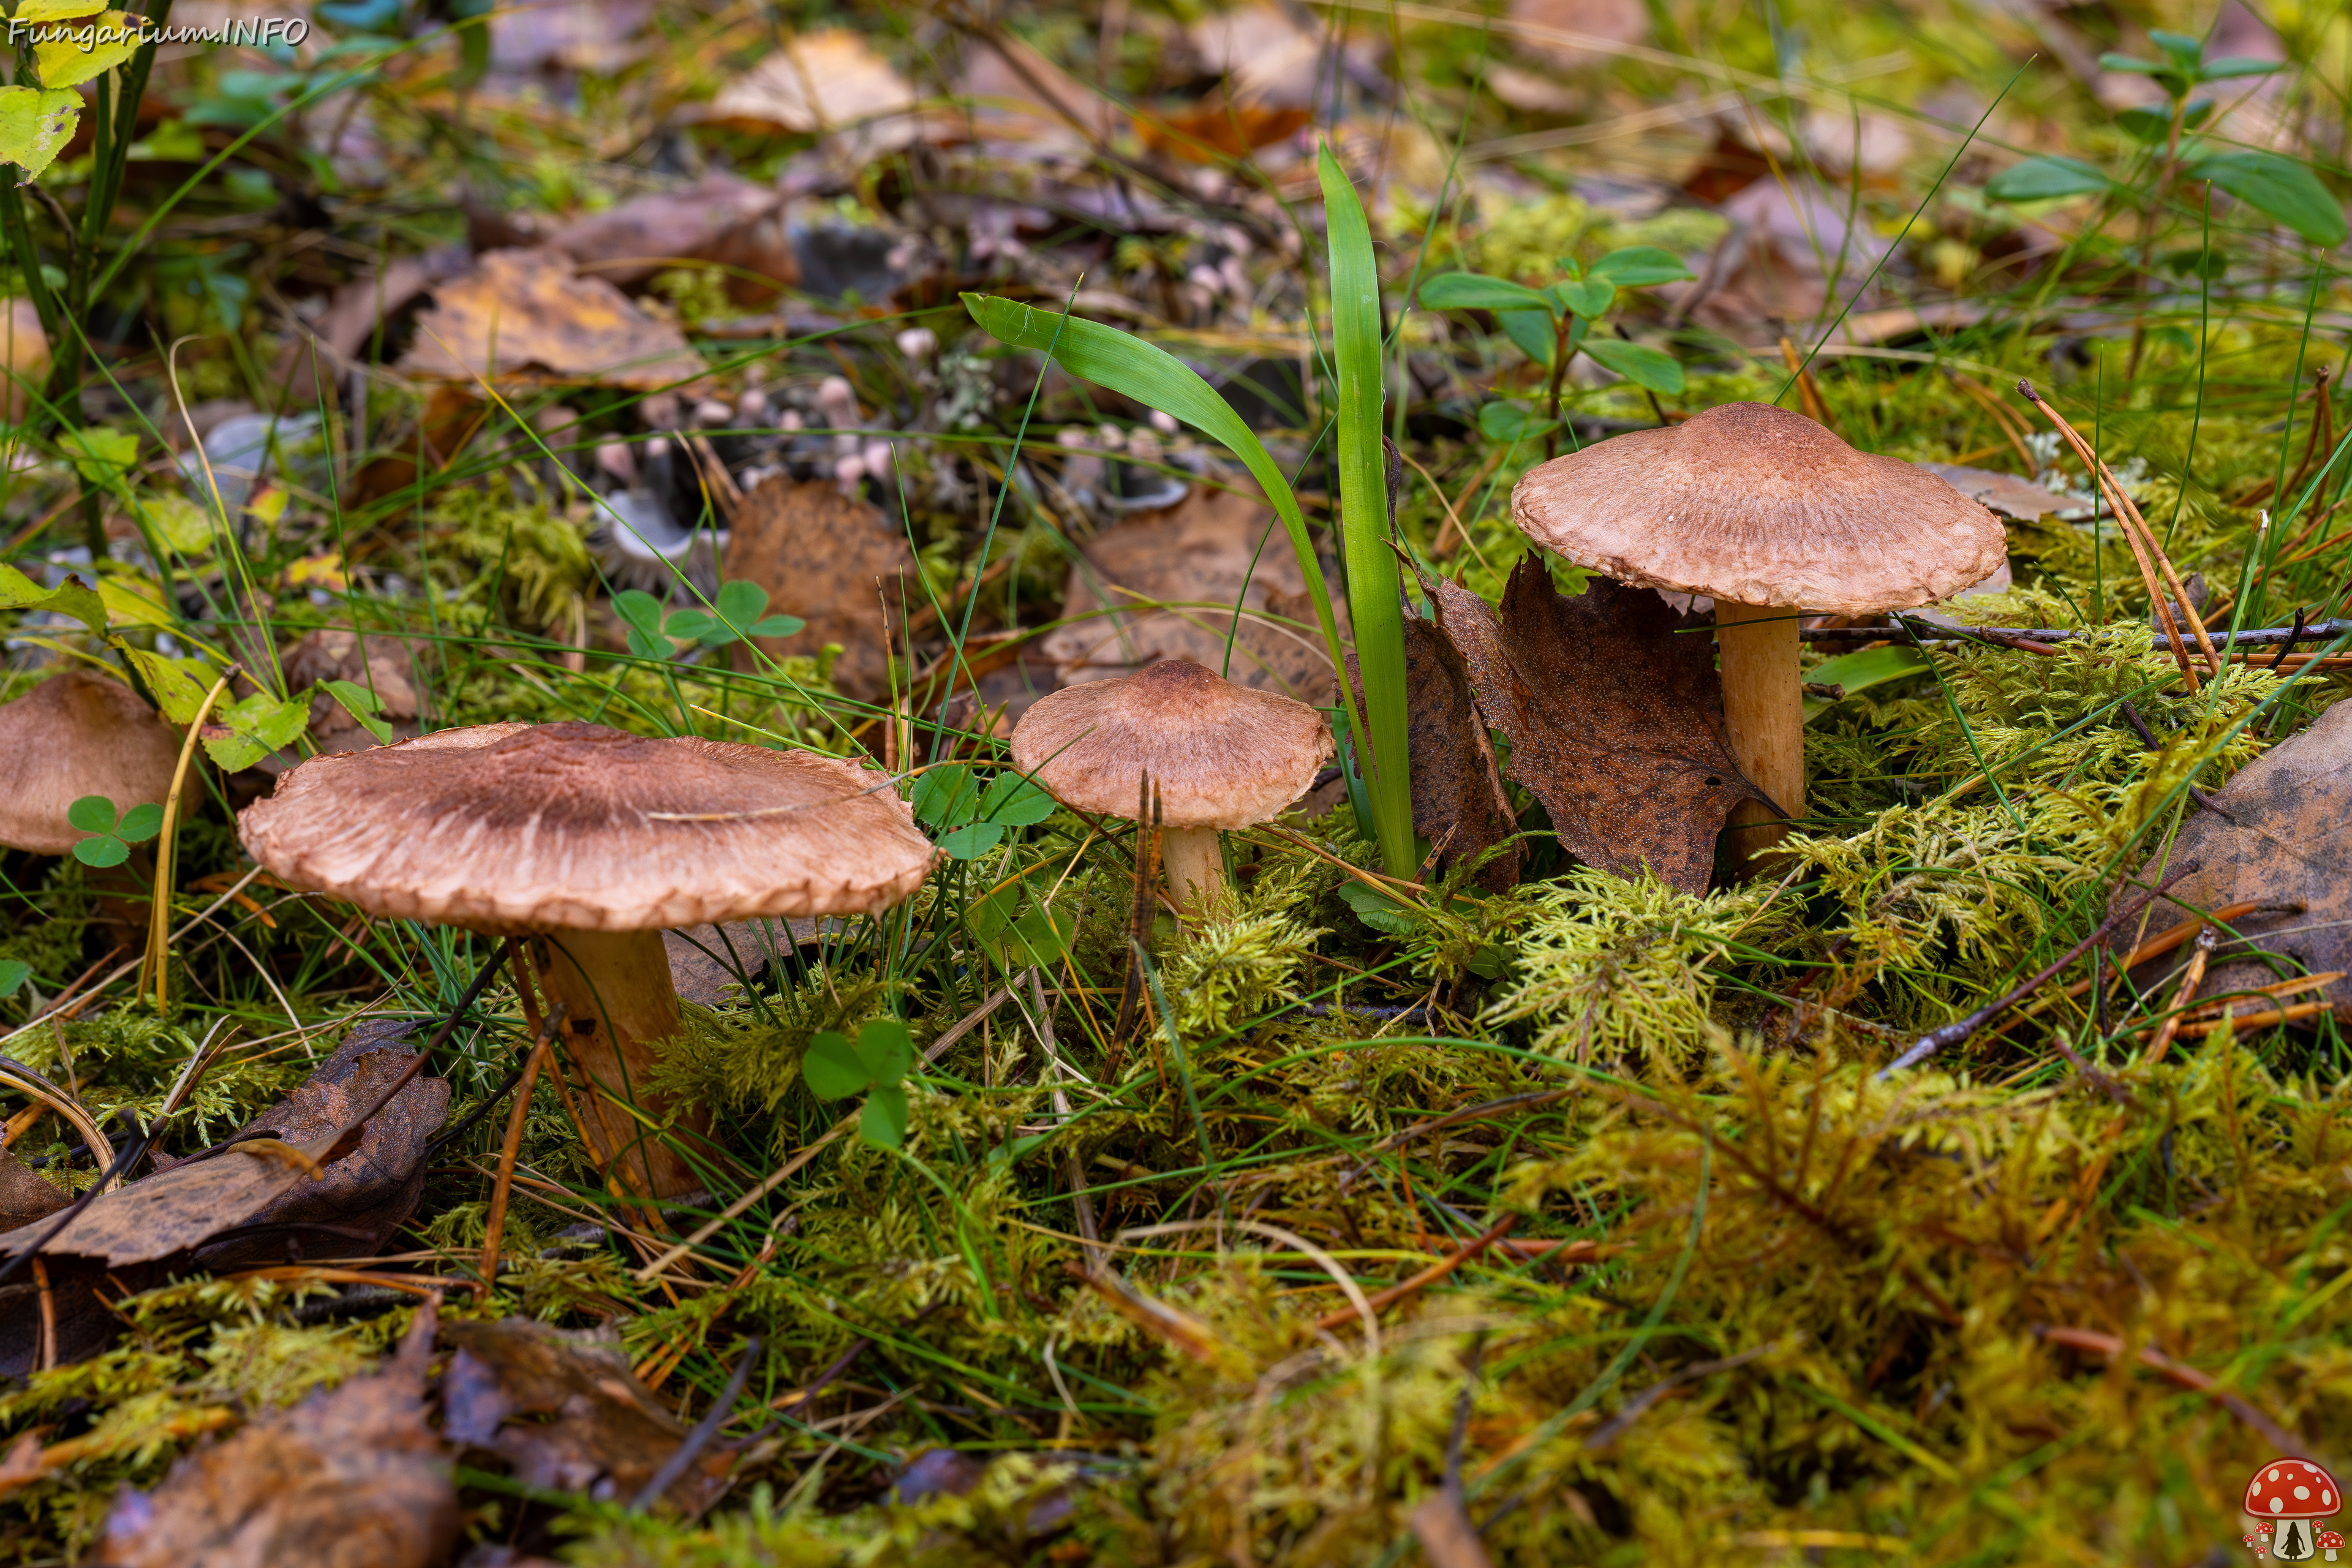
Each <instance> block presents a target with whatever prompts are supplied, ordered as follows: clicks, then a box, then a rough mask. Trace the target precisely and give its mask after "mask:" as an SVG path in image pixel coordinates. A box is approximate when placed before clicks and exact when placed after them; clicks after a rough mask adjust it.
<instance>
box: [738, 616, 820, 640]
mask: <svg viewBox="0 0 2352 1568" xmlns="http://www.w3.org/2000/svg"><path fill="white" fill-rule="evenodd" d="M806 626H808V623H807V622H806V621H804V620H803V619H801V618H800V617H799V616H761V618H760V619H758V620H756V621H753V622H752V623H751V625H750V626H745V627H744V628H743V635H744V636H745V637H791V636H793V634H794V633H796V632H799V631H801V630H803V628H805V627H806Z"/></svg>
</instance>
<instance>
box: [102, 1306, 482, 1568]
mask: <svg viewBox="0 0 2352 1568" xmlns="http://www.w3.org/2000/svg"><path fill="white" fill-rule="evenodd" d="M435 1317H436V1312H435V1308H434V1304H433V1302H431V1301H429V1300H428V1301H427V1302H426V1303H425V1305H424V1306H423V1307H421V1308H419V1309H418V1310H417V1313H416V1320H415V1322H414V1323H413V1324H412V1325H411V1326H410V1328H409V1331H408V1333H407V1335H406V1336H405V1337H404V1339H403V1340H402V1341H401V1344H400V1349H399V1351H398V1352H396V1353H395V1354H394V1356H393V1357H392V1359H391V1360H390V1361H388V1362H387V1363H385V1364H384V1367H383V1370H382V1371H381V1372H377V1373H370V1374H368V1375H366V1376H363V1377H355V1378H352V1379H351V1380H350V1381H348V1382H346V1383H344V1384H342V1385H341V1387H339V1388H335V1389H332V1390H321V1391H320V1392H318V1393H315V1394H311V1395H310V1397H309V1398H308V1399H305V1400H304V1401H302V1403H301V1404H299V1405H296V1406H294V1408H292V1409H291V1410H288V1411H285V1412H283V1413H281V1414H279V1415H272V1416H269V1417H268V1418H267V1419H265V1420H261V1421H257V1422H255V1423H254V1424H252V1425H251V1426H247V1427H246V1428H245V1429H244V1430H243V1431H241V1432H239V1433H237V1434H236V1436H234V1437H231V1438H229V1439H228V1440H227V1441H226V1442H224V1443H216V1444H213V1445H211V1446H210V1447H203V1448H199V1449H197V1450H196V1451H195V1452H194V1453H192V1454H189V1455H188V1456H186V1457H185V1458H182V1459H181V1460H179V1461H178V1462H177V1463H176V1464H174V1465H173V1467H172V1469H171V1473H170V1474H169V1475H167V1476H165V1477H164V1478H163V1485H162V1486H159V1487H157V1488H156V1489H154V1490H153V1491H152V1492H139V1491H132V1490H130V1489H125V1490H124V1491H123V1492H122V1493H121V1495H119V1496H118V1497H117V1498H116V1499H115V1503H114V1511H113V1512H112V1513H111V1514H110V1515H109V1516H108V1518H107V1521H106V1534H105V1537H104V1539H103V1541H102V1542H100V1547H99V1552H98V1556H97V1558H96V1561H97V1562H99V1563H104V1564H109V1565H110V1568H283V1565H285V1564H290V1563H301V1564H303V1565H304V1568H312V1565H316V1568H429V1565H431V1564H434V1563H441V1562H443V1561H445V1560H446V1557H447V1555H448V1552H449V1551H450V1549H451V1548H452V1547H454V1546H455V1545H456V1543H457V1526H458V1518H457V1489H456V1488H455V1487H454V1486H453V1485H452V1484H451V1482H450V1468H449V1461H448V1459H447V1458H446V1455H445V1452H444V1450H443V1447H442V1445H441V1442H440V1439H439V1438H437V1437H436V1436H434V1434H433V1431H432V1429H431V1428H430V1427H428V1426H426V1425H425V1370H426V1366H427V1364H428V1363H429V1362H430V1361H431V1359H432V1354H433V1331H434V1321H435Z"/></svg>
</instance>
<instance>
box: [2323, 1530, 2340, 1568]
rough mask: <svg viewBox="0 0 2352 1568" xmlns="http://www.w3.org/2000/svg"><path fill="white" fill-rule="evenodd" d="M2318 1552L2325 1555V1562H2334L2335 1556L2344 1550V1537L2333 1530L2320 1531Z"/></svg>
mask: <svg viewBox="0 0 2352 1568" xmlns="http://www.w3.org/2000/svg"><path fill="white" fill-rule="evenodd" d="M2319 1550H2320V1551H2322V1552H2326V1554H2327V1560H2328V1561H2329V1562H2330V1563H2333V1562H2335V1561H2336V1553H2337V1552H2341V1551H2343V1550H2344V1537H2343V1536H2342V1534H2340V1533H2339V1532H2337V1531H2333V1530H2323V1531H2320V1532H2319Z"/></svg>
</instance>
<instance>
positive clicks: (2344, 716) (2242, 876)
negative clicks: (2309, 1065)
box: [2116, 702, 2352, 1023]
mask: <svg viewBox="0 0 2352 1568" xmlns="http://www.w3.org/2000/svg"><path fill="white" fill-rule="evenodd" d="M2213 804H2214V805H2218V806H2220V807H2221V812H2222V813H2227V814H2228V815H2227V816H2223V815H2221V813H2216V812H2210V811H2200V812H2198V813H2197V814H2196V815H2194V816H2191V817H2189V820H2188V821H2187V822H2186V823H2185V824H2183V825H2182V826H2181V829H2180V832H2179V836H2178V837H2176V838H2175V839H2174V841H2173V842H2172V844H2171V845H2170V847H2168V849H2167V850H2166V851H2165V852H2164V854H2163V855H2162V856H2161V857H2160V858H2158V859H2156V860H2152V861H2151V862H2150V863H2149V865H2148V866H2147V868H2146V869H2144V870H2143V871H2142V872H2141V875H2140V880H2141V881H2142V883H2147V882H2153V881H2155V880H2156V879H2158V875H2159V874H2160V873H2159V869H2158V868H2159V867H2162V866H2185V865H2187V864H2189V862H2191V861H2195V862H2196V863H2197V866H2198V869H2196V870H2194V871H2191V872H2190V873H2189V875H2188V876H2186V877H2184V878H2182V879H2180V880H2179V882H2176V883H2174V884H2173V887H2172V889H2171V891H2170V892H2169V893H2168V895H2167V896H2166V897H2165V898H2163V899H2162V900H2158V903H2157V904H2156V906H2155V909H2154V910H2153V912H2152V913H2150V914H2149V915H2148V917H2147V921H2146V922H2145V924H2146V926H2147V930H2148V931H2161V930H2163V929H2164V928H2165V927H2166V926H2168V925H2171V924H2173V923H2175V922H2177V921H2184V920H2188V919H2189V918H2190V917H2191V916H2193V915H2194V914H2195V913H2196V912H2197V911H2198V910H2210V909H2218V908H2220V907H2221V906H2222V905H2224V904H2234V903H2241V902H2251V903H2259V904H2263V905H2268V906H2271V908H2270V909H2268V910H2257V911H2256V912H2255V913H2253V914H2250V915H2247V916H2245V917H2244V918H2242V919H2240V920H2234V921H2231V922H2230V924H2231V926H2232V927H2233V928H2234V929H2236V930H2237V931H2242V932H2243V933H2245V936H2246V941H2244V942H2227V943H2226V944H2225V945H2224V946H2222V947H2221V948H2219V949H2218V950H2216V952H2215V959H2214V962H2213V963H2212V964H2211V965H2210V968H2209V969H2208V970H2207V972H2206V975H2205V979H2204V981H2203V983H2202V984H2200V985H2199V987H2198V992H2197V994H2199V995H2200V996H2207V997H2211V996H2220V995H2222V994H2225V993H2227V992H2231V991H2237V990H2244V989H2250V988H2252V987H2254V986H2258V985H2270V984H2275V983H2276V982H2277V981H2278V980H2279V978H2280V975H2279V973H2278V972H2277V971H2276V970H2274V969H2273V968H2272V967H2271V966H2270V965H2269V964H2267V963H2263V962H2261V961H2260V960H2258V959H2253V958H2251V957H2245V956H2241V957H2239V958H2238V959H2237V960H2236V961H2235V962H2230V961H2229V955H2231V954H2232V953H2236V954H2240V955H2244V954H2248V953H2251V952H2254V951H2256V950H2260V951H2263V952H2273V953H2279V954H2283V955H2284V956H2285V957H2288V958H2291V959H2294V961H2295V962H2296V963H2299V964H2301V965H2302V967H2303V969H2304V970H2305V972H2307V973H2313V974H2325V973H2329V972H2331V971H2335V970H2352V702H2339V703H2337V704H2336V706H2335V707H2333V708H2330V709H2329V710H2327V711H2326V712H2325V713H2322V714H2321V715H2320V716H2319V717H2318V718H2317V719H2315V720H2314V721H2312V723H2311V725H2310V726H2309V727H2308V728H2306V729H2305V730H2303V731H2300V732H2298V733H2296V734H2294V735H2292V736H2290V737H2289V738H2287V739H2286V740H2284V741H2282V742H2279V743H2278V745H2276V746H2274V747H2273V748H2272V749H2271V750H2270V751H2269V752H2266V753H2264V754H2263V756H2261V757H2259V758H2257V759H2256V760H2255V761H2253V762H2252V763H2248V764H2247V765H2246V766H2245V767H2243V768H2242V769H2240V770H2239V772H2238V773H2236V774H2235V775H2234V776H2233V777H2232V778H2231V780H2230V782H2229V783H2228V784H2224V785H2223V786H2222V787H2221V790H2220V791H2219V792H2217V793H2216V794H2215V795H2214V796H2213ZM2145 896H2146V894H2145V893H2144V892H2141V891H2138V890H2136V889H2133V888H2132V887H2131V886H2130V884H2128V883H2126V885H2125V887H2124V889H2122V890H2121V891H2119V892H2118V893H2117V894H2116V901H2117V903H2119V904H2128V903H2131V902H2134V901H2136V900H2138V899H2140V898H2144V897H2145ZM2295 903H2300V904H2302V905H2303V910H2302V911H2301V912H2300V913H2295V912H2293V911H2291V910H2287V909H2285V908H2283V907H2281V906H2286V905H2292V904H2295ZM2141 925H2142V922H2141V921H2137V920H2136V921H2132V922H2131V923H2130V924H2129V925H2127V926H2126V927H2125V928H2124V929H2123V931H2121V932H2119V933H2118V935H2117V937H2116V940H2117V941H2118V942H2120V943H2121V944H2122V945H2123V946H2125V947H2129V946H2131V945H2132V943H2133V942H2135V941H2136V940H2137V936H2138V934H2139V931H2140V929H2141ZM2190 951H2191V950H2190V948H2189V946H2188V945H2186V944H2184V945H2182V946H2181V947H2179V948H2178V949H2176V950H2174V951H2173V952H2171V953H2170V954H2168V955H2167V956H2166V957H2164V958H2162V959H2158V960H2155V961H2152V962H2150V963H2145V964H2142V965H2140V966H2139V967H2138V968H2137V969H2135V970H2134V971H2133V972H2132V979H2133V981H2134V982H2135V983H2136V984H2138V985H2139V986H2140V987H2141V988H2142V989H2143V990H2144V991H2147V990H2153V991H2154V992H2156V993H2157V994H2162V995H2165V996H2169V995H2170V994H2171V992H2172V988H2173V986H2174V985H2175V984H2176V983H2177V982H2176V978H2175V977H2176V976H2177V975H2178V974H2179V973H2180V970H2181V967H2182V965H2183V964H2185V963H2187V962H2188V961H2189V954H2190ZM2320 1000H2326V1002H2328V1003H2330V1004H2331V1005H2333V1007H2334V1010H2335V1014H2336V1018H2337V1020H2338V1021H2339V1022H2344V1023H2352V980H2338V981H2336V982H2335V983H2334V984H2330V985H2329V986H2328V987H2327V988H2326V991H2325V992H2322V993H2320V994H2316V995H2315V994H2311V993H2307V992H2298V993H2297V994H2295V995H2294V996H2293V997H2291V998H2289V999H2288V1001H2289V1002H2290V1004H2292V1003H2294V1002H2313V1001H2320ZM2267 1005H2268V1004H2267V1003H2263V1002H2259V1001H2252V1000H2248V1001H2245V1002H2241V1003H2239V1004H2237V1005H2236V1006H2235V1007H2234V1008H2233V1009H2232V1010H2233V1011H2239V1012H2243V1011H2247V1010H2249V1009H2253V1008H2259V1007H2264V1006H2267Z"/></svg>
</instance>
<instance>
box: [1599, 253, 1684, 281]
mask: <svg viewBox="0 0 2352 1568" xmlns="http://www.w3.org/2000/svg"><path fill="white" fill-rule="evenodd" d="M1690 275H1691V269H1690V268H1688V267H1685V265H1683V258H1681V257H1679V256H1676V255H1675V253H1674V252H1673V251H1671V250H1667V249H1665V248H1664V247H1660V246H1655V245H1629V246H1627V247H1625V248H1624V249H1622V250H1612V251H1611V252H1610V253H1609V254H1608V255H1606V256H1604V257H1602V258H1601V259H1600V260H1598V261H1596V262H1594V263H1593V264H1592V266H1591V269H1590V270H1588V271H1587V272H1586V273H1585V276H1586V277H1587V278H1601V279H1607V280H1608V281H1610V282H1612V283H1614V284H1615V285H1617V287H1619V288H1620V289H1645V288H1647V287H1649V286H1650V285H1651V284H1653V283H1680V282H1684V281H1686V280H1687V279H1689V278H1690Z"/></svg>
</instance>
